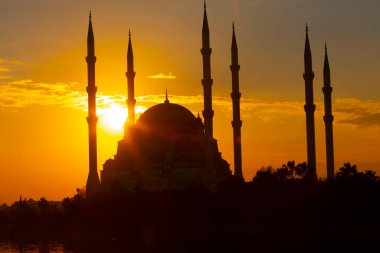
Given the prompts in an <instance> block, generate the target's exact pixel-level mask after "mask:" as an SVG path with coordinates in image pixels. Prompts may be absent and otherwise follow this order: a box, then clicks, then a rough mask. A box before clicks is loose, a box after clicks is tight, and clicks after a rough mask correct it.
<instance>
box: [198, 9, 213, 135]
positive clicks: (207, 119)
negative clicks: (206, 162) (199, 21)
mask: <svg viewBox="0 0 380 253" xmlns="http://www.w3.org/2000/svg"><path fill="white" fill-rule="evenodd" d="M211 51H212V50H211V48H210V31H209V28H208V21H207V12H206V3H205V4H204V16H203V28H202V49H201V53H202V56H203V79H202V85H203V99H204V110H203V112H202V114H203V118H204V128H205V134H206V136H207V137H208V138H209V139H212V138H213V123H212V118H213V117H214V111H213V110H212V92H211V86H212V83H213V80H212V79H211V59H210V56H211Z"/></svg>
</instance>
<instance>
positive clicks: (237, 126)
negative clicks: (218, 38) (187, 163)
mask: <svg viewBox="0 0 380 253" xmlns="http://www.w3.org/2000/svg"><path fill="white" fill-rule="evenodd" d="M230 69H231V74H232V93H231V98H232V113H233V120H232V122H231V123H232V128H233V138H234V163H235V164H234V165H235V167H234V168H235V177H237V178H239V179H243V171H242V159H241V125H242V121H241V120H240V97H241V93H240V91H239V70H240V65H239V60H238V47H237V43H236V36H235V25H234V24H233V25H232V45H231V66H230Z"/></svg>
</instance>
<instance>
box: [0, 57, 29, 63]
mask: <svg viewBox="0 0 380 253" xmlns="http://www.w3.org/2000/svg"><path fill="white" fill-rule="evenodd" d="M0 64H4V65H26V64H27V63H26V62H23V61H19V60H7V59H3V58H0Z"/></svg>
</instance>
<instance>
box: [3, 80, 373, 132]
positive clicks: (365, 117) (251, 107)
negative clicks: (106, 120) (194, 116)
mask: <svg viewBox="0 0 380 253" xmlns="http://www.w3.org/2000/svg"><path fill="white" fill-rule="evenodd" d="M79 87H80V86H79V84H78V83H76V82H71V83H43V82H35V81H33V80H30V79H25V80H17V81H6V80H2V79H1V78H0V107H6V108H11V107H16V108H21V107H26V106H30V105H45V106H50V105H54V106H62V107H71V108H77V109H81V110H84V111H87V93H86V92H85V91H84V90H79ZM80 89H82V88H80ZM136 100H137V102H138V106H139V108H138V111H139V112H143V111H144V110H146V108H149V107H150V106H152V105H153V104H158V103H163V101H164V100H165V95H164V94H160V95H145V96H139V97H136ZM169 100H170V102H171V103H176V104H181V105H184V106H186V107H188V106H191V105H197V106H202V105H203V96H202V95H195V96H180V95H169ZM125 101H126V97H125V96H123V95H109V94H104V93H101V92H98V93H97V106H98V108H99V109H105V108H107V107H109V106H112V105H114V104H118V105H120V106H122V107H125V106H126V102H125ZM213 106H214V108H216V109H218V110H221V111H224V112H226V113H231V110H232V102H231V98H230V97H223V96H214V97H213ZM303 106H304V102H303V101H285V100H284V101H279V100H266V99H252V98H242V99H241V100H240V107H241V115H242V118H251V117H255V118H257V119H259V120H261V121H263V122H272V121H276V122H281V121H289V120H293V119H297V118H302V117H304V116H305V112H304V109H303ZM316 106H317V110H316V117H319V118H322V116H323V114H324V107H323V103H321V102H320V103H316ZM333 114H334V117H335V124H346V125H351V126H354V127H358V128H369V127H376V128H378V127H380V101H377V100H361V99H357V98H341V99H336V100H335V101H334V103H333Z"/></svg>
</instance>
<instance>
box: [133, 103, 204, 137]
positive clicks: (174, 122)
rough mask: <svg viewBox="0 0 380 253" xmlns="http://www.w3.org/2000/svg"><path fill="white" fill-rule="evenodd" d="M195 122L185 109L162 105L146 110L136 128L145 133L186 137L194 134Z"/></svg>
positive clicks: (177, 106)
mask: <svg viewBox="0 0 380 253" xmlns="http://www.w3.org/2000/svg"><path fill="white" fill-rule="evenodd" d="M196 122H197V120H196V117H195V116H194V114H192V113H191V112H190V111H189V110H188V109H186V108H185V107H183V106H180V105H177V104H171V103H163V104H158V105H155V106H152V107H151V108H149V109H148V110H146V111H145V112H144V113H143V114H142V115H141V117H140V118H139V119H138V121H137V123H136V126H137V127H138V128H140V129H141V130H142V131H143V132H146V133H162V134H165V135H168V134H170V135H188V134H191V133H193V132H194V129H195V125H196Z"/></svg>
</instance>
